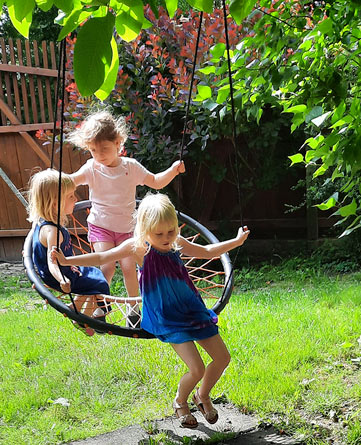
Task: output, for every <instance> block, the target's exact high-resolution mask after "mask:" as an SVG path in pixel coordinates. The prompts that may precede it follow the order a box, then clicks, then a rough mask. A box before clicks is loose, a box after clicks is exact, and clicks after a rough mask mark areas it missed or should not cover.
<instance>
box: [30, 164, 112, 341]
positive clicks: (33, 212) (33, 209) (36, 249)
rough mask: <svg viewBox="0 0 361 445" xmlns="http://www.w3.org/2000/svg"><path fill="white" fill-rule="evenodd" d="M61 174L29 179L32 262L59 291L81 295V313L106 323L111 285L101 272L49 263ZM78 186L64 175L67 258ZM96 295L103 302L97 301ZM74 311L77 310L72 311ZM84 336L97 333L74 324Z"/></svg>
mask: <svg viewBox="0 0 361 445" xmlns="http://www.w3.org/2000/svg"><path fill="white" fill-rule="evenodd" d="M58 193H59V172H57V171H56V170H52V169H48V170H44V171H40V172H38V173H36V174H35V175H33V176H32V177H31V179H30V187H29V193H28V200H29V206H28V214H29V217H28V220H29V221H30V222H32V223H33V229H34V234H33V262H34V264H35V266H36V268H37V271H38V273H39V275H40V277H41V279H42V280H43V282H44V283H45V284H46V285H48V286H49V287H51V288H53V289H56V290H57V291H60V292H65V293H70V292H74V293H75V294H79V295H77V296H76V297H75V298H74V304H75V306H76V309H77V311H78V312H82V313H84V314H85V315H88V316H90V317H97V318H99V319H101V320H105V314H106V309H105V306H104V295H103V294H105V295H109V285H108V282H107V281H106V279H105V277H104V275H103V273H102V272H101V270H99V269H97V268H95V267H80V268H78V267H61V268H59V266H58V264H56V263H53V262H52V261H51V260H50V252H51V249H52V247H56V245H57V234H58V229H57V217H58ZM76 201H77V199H76V197H75V185H74V183H73V181H72V179H71V177H70V176H69V175H67V174H65V173H63V174H62V176H61V206H60V224H61V227H60V233H59V244H60V248H61V249H62V251H63V252H64V254H65V255H67V256H68V255H73V249H72V246H71V238H70V234H69V232H68V231H67V229H66V228H65V227H64V224H65V223H66V220H67V215H69V214H71V213H72V212H73V208H74V204H75V203H76ZM97 295H98V296H99V298H101V300H102V301H100V300H97ZM73 309H74V308H73ZM73 323H74V326H75V327H76V328H78V329H80V330H81V331H82V332H83V333H84V334H86V335H89V336H92V335H94V330H93V329H91V328H89V327H87V328H86V327H85V326H84V325H82V324H78V323H76V322H73Z"/></svg>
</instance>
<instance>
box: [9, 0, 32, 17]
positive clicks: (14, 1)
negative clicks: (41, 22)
mask: <svg viewBox="0 0 361 445" xmlns="http://www.w3.org/2000/svg"><path fill="white" fill-rule="evenodd" d="M7 5H8V8H9V7H10V6H12V7H13V13H14V16H15V18H16V20H17V21H18V22H22V21H23V19H24V18H25V17H27V16H28V15H29V14H32V12H33V10H34V8H35V0H10V1H8V2H7Z"/></svg>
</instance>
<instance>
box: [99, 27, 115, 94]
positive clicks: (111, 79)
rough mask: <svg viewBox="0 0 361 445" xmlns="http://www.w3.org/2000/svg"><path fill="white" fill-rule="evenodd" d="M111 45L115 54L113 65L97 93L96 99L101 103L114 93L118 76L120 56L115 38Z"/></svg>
mask: <svg viewBox="0 0 361 445" xmlns="http://www.w3.org/2000/svg"><path fill="white" fill-rule="evenodd" d="M110 45H111V48H112V53H113V57H112V63H111V65H110V67H109V69H108V72H107V74H106V77H105V80H104V83H103V85H102V86H101V87H100V88H99V90H97V91H96V92H95V95H96V97H97V98H98V99H100V100H101V101H104V100H105V99H106V98H107V97H108V96H109V94H110V93H111V92H112V90H113V88H114V85H115V82H116V80H117V76H118V69H119V55H118V46H117V42H116V40H115V38H114V36H113V37H112V40H111V42H110Z"/></svg>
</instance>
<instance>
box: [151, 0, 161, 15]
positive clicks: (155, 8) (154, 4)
mask: <svg viewBox="0 0 361 445" xmlns="http://www.w3.org/2000/svg"><path fill="white" fill-rule="evenodd" d="M148 4H149V6H150V8H151V10H152V11H153V13H154V15H155V18H156V19H159V11H158V3H157V2H156V1H155V0H148Z"/></svg>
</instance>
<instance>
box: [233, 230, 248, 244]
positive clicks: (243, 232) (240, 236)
mask: <svg viewBox="0 0 361 445" xmlns="http://www.w3.org/2000/svg"><path fill="white" fill-rule="evenodd" d="M249 233H250V231H249V230H248V227H247V226H244V227H240V228H239V229H238V233H237V237H236V238H237V240H239V241H240V243H239V245H240V246H242V244H243V243H244V242H245V241H246V239H247V238H248V235H249Z"/></svg>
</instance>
